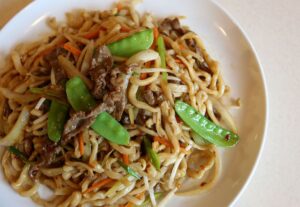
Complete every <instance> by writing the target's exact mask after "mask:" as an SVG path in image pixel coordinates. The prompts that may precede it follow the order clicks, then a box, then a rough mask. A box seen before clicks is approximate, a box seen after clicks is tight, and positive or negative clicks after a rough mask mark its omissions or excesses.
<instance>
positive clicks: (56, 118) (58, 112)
mask: <svg viewBox="0 0 300 207" xmlns="http://www.w3.org/2000/svg"><path fill="white" fill-rule="evenodd" d="M68 111H69V107H68V106H67V105H65V104H61V103H59V102H57V101H52V102H51V106H50V110H49V113H48V137H49V139H50V140H52V141H53V142H58V141H59V140H60V138H61V135H62V132H63V130H64V125H65V123H66V121H67V116H68Z"/></svg>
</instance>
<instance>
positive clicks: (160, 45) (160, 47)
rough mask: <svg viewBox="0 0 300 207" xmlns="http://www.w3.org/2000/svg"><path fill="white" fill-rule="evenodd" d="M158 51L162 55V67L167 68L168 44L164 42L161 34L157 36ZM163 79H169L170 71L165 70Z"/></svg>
mask: <svg viewBox="0 0 300 207" xmlns="http://www.w3.org/2000/svg"><path fill="white" fill-rule="evenodd" d="M157 51H158V53H159V56H160V62H161V67H162V68H167V63H166V46H165V42H164V38H163V37H162V36H159V37H158V38H157ZM162 75H163V76H162V77H163V79H164V80H167V78H168V73H166V72H163V74H162Z"/></svg>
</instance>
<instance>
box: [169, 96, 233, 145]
mask: <svg viewBox="0 0 300 207" xmlns="http://www.w3.org/2000/svg"><path fill="white" fill-rule="evenodd" d="M175 111H176V113H177V114H178V115H179V116H180V118H181V119H182V120H183V121H184V123H186V124H187V125H188V126H189V127H191V129H192V130H193V131H194V132H196V133H197V134H198V135H200V136H201V137H203V138H204V139H206V140H207V141H209V142H210V143H212V144H215V145H217V146H220V147H231V146H234V145H236V144H237V143H238V141H239V136H238V135H237V134H235V133H233V132H231V131H229V130H227V129H224V128H222V127H220V126H218V125H216V124H215V123H213V122H211V121H210V120H208V119H207V118H206V117H205V116H203V115H202V114H200V113H199V112H197V111H196V110H195V109H194V108H193V107H192V106H190V105H188V104H187V103H185V102H182V101H176V103H175Z"/></svg>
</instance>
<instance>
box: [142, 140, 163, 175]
mask: <svg viewBox="0 0 300 207" xmlns="http://www.w3.org/2000/svg"><path fill="white" fill-rule="evenodd" d="M143 142H144V147H145V149H146V152H147V155H148V157H149V158H150V161H151V163H152V165H153V166H154V167H155V168H156V169H157V170H160V160H159V156H158V154H157V153H156V152H155V151H154V150H153V149H152V144H151V142H150V141H149V139H147V138H146V137H144V139H143Z"/></svg>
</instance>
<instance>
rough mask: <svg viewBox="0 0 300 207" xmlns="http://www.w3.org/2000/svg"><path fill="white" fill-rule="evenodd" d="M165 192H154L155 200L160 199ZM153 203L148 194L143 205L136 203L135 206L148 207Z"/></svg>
mask: <svg viewBox="0 0 300 207" xmlns="http://www.w3.org/2000/svg"><path fill="white" fill-rule="evenodd" d="M163 195H164V193H161V192H158V193H154V197H155V200H160V199H161V198H162V197H163ZM150 205H151V200H150V197H149V196H148V197H147V198H146V199H145V201H144V202H143V203H142V204H141V205H135V206H134V207H148V206H150Z"/></svg>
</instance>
